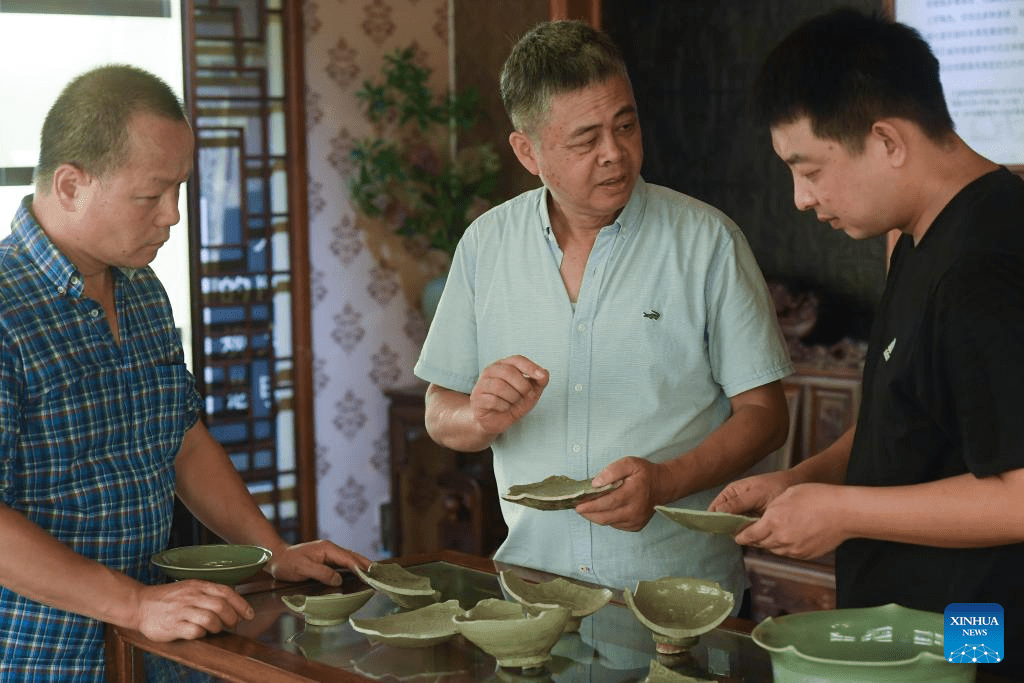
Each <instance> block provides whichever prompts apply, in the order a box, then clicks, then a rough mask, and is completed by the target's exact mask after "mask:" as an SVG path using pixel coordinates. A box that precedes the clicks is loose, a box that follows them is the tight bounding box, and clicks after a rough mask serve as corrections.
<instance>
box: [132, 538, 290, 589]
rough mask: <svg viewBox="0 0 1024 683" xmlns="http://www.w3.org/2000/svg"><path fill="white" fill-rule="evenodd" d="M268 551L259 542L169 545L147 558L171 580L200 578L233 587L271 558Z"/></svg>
mask: <svg viewBox="0 0 1024 683" xmlns="http://www.w3.org/2000/svg"><path fill="white" fill-rule="evenodd" d="M270 557H271V552H270V551H269V550H267V549H266V548H262V547H260V546H258V545H230V544H224V543H221V544H214V545H189V546H184V547H182V548H171V549H170V550H165V551H163V552H160V553H157V554H156V555H153V557H152V558H150V560H151V561H152V562H153V564H155V565H156V566H157V567H160V569H162V570H163V571H164V573H165V574H167V576H169V577H171V578H172V579H178V580H181V579H202V580H203V581H213V582H215V583H223V584H226V585H228V586H233V585H235V584H236V583H240V582H242V581H245V580H246V579H248V578H249V577H251V576H252V575H253V574H255V573H256V572H258V571H259V570H260V569H261V568H262V567H263V565H265V564H266V563H267V562H268V561H270Z"/></svg>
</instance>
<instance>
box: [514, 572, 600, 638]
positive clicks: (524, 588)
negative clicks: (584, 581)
mask: <svg viewBox="0 0 1024 683" xmlns="http://www.w3.org/2000/svg"><path fill="white" fill-rule="evenodd" d="M498 581H499V582H501V586H502V588H504V589H505V592H507V593H508V594H509V595H510V596H511V597H512V598H513V599H514V600H515V601H517V602H519V603H520V604H522V605H523V606H524V607H526V609H527V610H529V611H539V610H541V609H544V608H547V607H551V606H556V607H568V608H569V620H568V621H567V622H565V630H566V631H567V632H574V631H578V630H579V628H580V621H582V619H583V617H586V616H589V615H591V614H593V613H594V612H596V611H597V610H599V609H601V608H602V607H604V606H605V605H607V604H608V601H609V600H611V599H612V595H613V593H612V591H611V590H610V589H608V588H598V587H588V586H581V585H580V584H578V583H573V582H572V581H568V580H566V579H563V578H557V579H552V580H551V581H543V582H541V583H531V582H529V581H526V580H525V579H523V578H522V577H520V576H517V575H516V574H513V573H512V572H510V571H502V572H501V573H500V574H498Z"/></svg>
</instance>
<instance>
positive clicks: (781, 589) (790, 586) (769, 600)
mask: <svg viewBox="0 0 1024 683" xmlns="http://www.w3.org/2000/svg"><path fill="white" fill-rule="evenodd" d="M743 561H744V563H745V564H746V566H747V572H748V574H749V576H750V616H751V618H752V619H753V620H754V621H758V622H759V621H762V620H763V619H765V618H766V617H777V616H780V615H783V614H792V613H795V612H807V611H811V610H823V609H834V608H835V606H836V577H835V558H834V557H833V555H832V554H831V553H830V554H829V555H827V556H825V557H821V558H817V559H815V560H793V559H789V558H783V557H779V556H777V555H772V554H771V553H769V552H766V551H764V550H759V549H757V548H747V549H746V550H745V552H744V557H743Z"/></svg>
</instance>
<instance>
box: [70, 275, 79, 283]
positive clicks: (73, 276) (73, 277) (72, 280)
mask: <svg viewBox="0 0 1024 683" xmlns="http://www.w3.org/2000/svg"><path fill="white" fill-rule="evenodd" d="M71 284H73V285H77V284H78V276H77V275H72V276H71Z"/></svg>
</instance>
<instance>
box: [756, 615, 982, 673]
mask: <svg viewBox="0 0 1024 683" xmlns="http://www.w3.org/2000/svg"><path fill="white" fill-rule="evenodd" d="M943 630H944V626H943V615H941V614H938V613H935V612H924V611H921V610H914V609H909V608H907V607H902V606H900V605H895V604H891V603H890V604H888V605H882V606H879V607H860V608H851V609H835V610H824V611H816V612H801V613H799V614H787V615H785V616H781V617H778V618H775V617H769V618H767V619H765V620H764V621H762V622H761V623H760V624H758V625H757V626H756V627H754V630H753V632H751V634H750V635H751V637H752V638H753V640H754V642H755V643H757V644H758V645H760V646H761V647H763V648H764V649H765V650H767V651H768V653H769V655H770V656H771V660H772V672H773V673H774V676H775V683H796V682H797V681H800V682H801V683H803V682H805V681H809V682H812V683H816V682H818V681H829V682H830V683H889V682H893V683H897V682H898V683H969V682H970V681H973V680H974V675H975V669H976V666H975V665H974V664H951V663H949V662H947V661H946V660H945V652H944V649H943Z"/></svg>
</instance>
